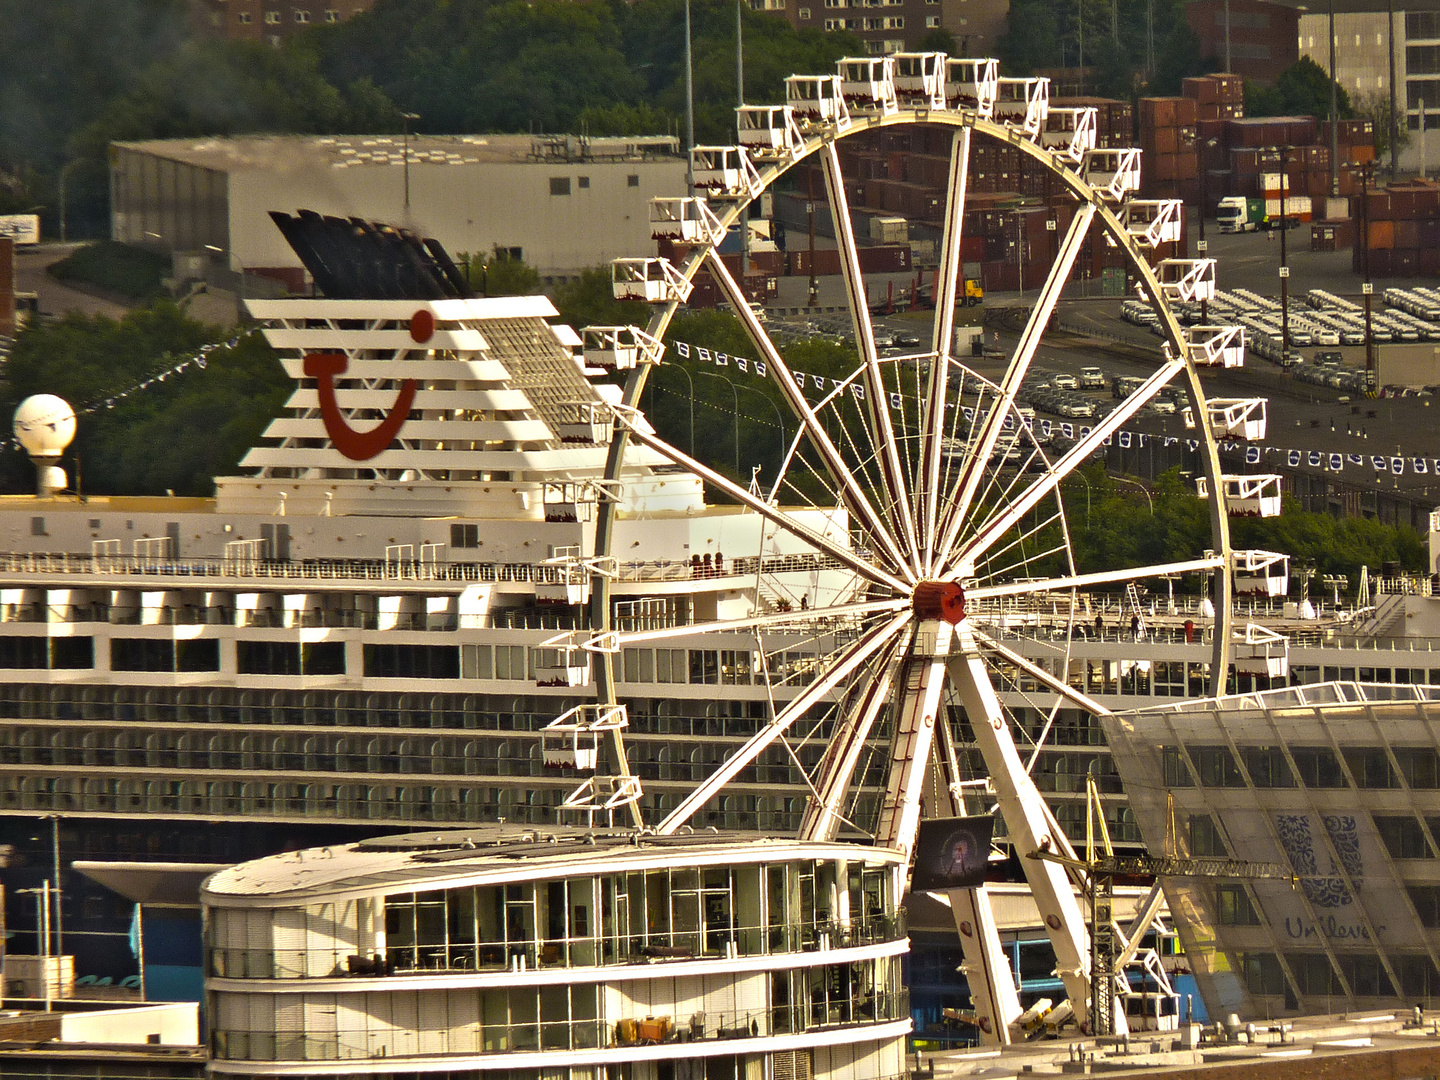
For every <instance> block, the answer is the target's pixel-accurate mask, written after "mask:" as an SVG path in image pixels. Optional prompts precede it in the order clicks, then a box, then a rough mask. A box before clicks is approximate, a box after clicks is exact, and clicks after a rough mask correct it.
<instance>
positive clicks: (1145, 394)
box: [950, 360, 1185, 572]
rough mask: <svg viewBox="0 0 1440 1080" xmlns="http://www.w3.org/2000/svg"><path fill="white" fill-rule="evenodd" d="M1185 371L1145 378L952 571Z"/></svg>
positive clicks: (980, 535)
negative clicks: (1137, 387) (1177, 375)
mask: <svg viewBox="0 0 1440 1080" xmlns="http://www.w3.org/2000/svg"><path fill="white" fill-rule="evenodd" d="M1184 369H1185V361H1184V360H1168V361H1166V362H1165V363H1164V364H1162V365H1161V366H1160V369H1159V370H1158V371H1156V372H1155V374H1153V375H1151V376H1150V378H1148V379H1146V380H1145V382H1144V383H1142V384H1141V385H1140V387H1139V389H1137V390H1136V391H1135V393H1133V394H1131V395H1130V396H1129V397H1127V398H1126V399H1125V400H1124V401H1122V402H1121V403H1120V404H1119V405H1118V406H1116V408H1115V410H1114V411H1113V412H1111V413H1110V415H1108V416H1106V417H1105V419H1103V420H1101V421H1100V422H1099V423H1098V424H1096V425H1095V427H1094V428H1093V429H1092V430H1091V432H1090V434H1089V435H1086V436H1085V437H1084V438H1083V439H1081V440H1080V441H1079V442H1077V443H1076V444H1075V445H1074V446H1072V447H1071V448H1070V449H1069V450H1067V451H1066V452H1065V454H1064V455H1062V456H1061V457H1060V458H1059V459H1058V460H1056V462H1055V464H1054V465H1053V466H1052V467H1051V469H1050V471H1049V472H1047V473H1046V474H1045V475H1044V476H1042V477H1041V478H1040V479H1038V480H1036V481H1035V483H1033V484H1031V485H1030V487H1029V488H1028V489H1027V490H1026V491H1025V492H1024V494H1022V495H1021V496H1020V497H1019V498H1017V499H1016V500H1015V501H1014V502H1012V503H1010V504H1009V505H1008V506H1007V507H1005V509H1004V510H1003V511H1002V512H1001V513H999V514H998V515H996V516H994V517H992V518H991V519H990V520H989V521H987V522H985V523H984V524H983V525H981V526H980V528H979V529H977V530H976V535H975V537H974V539H972V540H970V541H969V542H968V543H966V544H965V546H964V547H963V548H962V549H961V550H960V551H959V552H958V553H957V554H956V556H955V557H954V559H953V560H952V563H951V566H950V569H951V570H952V572H953V568H954V566H955V565H957V564H962V563H964V562H966V561H967V560H972V559H974V558H975V557H976V556H977V555H979V554H980V553H983V552H984V551H985V550H987V549H988V548H989V547H990V546H991V545H992V544H994V543H995V542H996V540H998V539H999V538H1000V537H1001V536H1003V535H1004V534H1005V533H1007V532H1009V531H1010V529H1011V528H1012V527H1013V526H1014V525H1015V523H1016V522H1017V521H1019V520H1020V519H1021V518H1023V517H1024V516H1025V515H1026V514H1028V513H1029V512H1030V511H1031V510H1032V509H1033V508H1034V507H1035V505H1036V504H1037V503H1038V502H1040V500H1041V499H1043V498H1045V497H1046V496H1047V495H1049V494H1050V493H1051V492H1052V491H1054V490H1055V489H1056V488H1057V487H1059V485H1060V482H1061V481H1062V480H1064V479H1065V477H1067V476H1069V475H1070V474H1071V473H1072V472H1074V471H1075V470H1076V469H1077V468H1079V467H1080V466H1081V465H1082V464H1084V462H1085V460H1086V459H1087V458H1088V457H1089V456H1090V455H1091V454H1092V453H1094V452H1095V451H1096V450H1097V449H1099V448H1100V446H1102V445H1103V444H1104V442H1105V440H1106V439H1108V438H1109V437H1110V436H1111V435H1113V434H1114V433H1115V432H1116V431H1118V430H1119V429H1120V427H1121V425H1122V424H1124V423H1126V422H1127V421H1128V420H1129V419H1130V418H1131V417H1132V416H1134V415H1135V414H1136V413H1137V412H1139V411H1140V409H1141V408H1143V407H1144V406H1145V404H1146V403H1147V402H1149V401H1150V399H1151V398H1153V397H1154V396H1155V395H1156V394H1157V393H1158V392H1159V391H1160V389H1161V387H1163V386H1164V385H1165V384H1166V383H1168V382H1169V381H1170V380H1171V379H1172V378H1174V377H1175V375H1176V374H1177V373H1178V372H1181V371H1183V370H1184Z"/></svg>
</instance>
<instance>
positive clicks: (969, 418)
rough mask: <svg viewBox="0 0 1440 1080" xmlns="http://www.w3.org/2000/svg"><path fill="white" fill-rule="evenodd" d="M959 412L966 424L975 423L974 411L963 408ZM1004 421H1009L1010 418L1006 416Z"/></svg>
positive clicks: (967, 407)
mask: <svg viewBox="0 0 1440 1080" xmlns="http://www.w3.org/2000/svg"><path fill="white" fill-rule="evenodd" d="M961 412H962V413H964V415H965V422H966V423H967V424H973V423H974V422H975V410H974V409H972V408H970V406H968V405H967V406H965V408H964V409H962V410H961ZM1005 419H1006V420H1009V419H1010V418H1009V417H1008V416H1007V417H1006V418H1005Z"/></svg>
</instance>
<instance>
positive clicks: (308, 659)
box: [300, 641, 345, 675]
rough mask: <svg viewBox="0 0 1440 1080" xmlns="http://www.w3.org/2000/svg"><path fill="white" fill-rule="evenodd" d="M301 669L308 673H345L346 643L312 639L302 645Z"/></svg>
mask: <svg viewBox="0 0 1440 1080" xmlns="http://www.w3.org/2000/svg"><path fill="white" fill-rule="evenodd" d="M300 670H301V671H302V672H304V673H305V674H306V675H344V674H345V643H344V642H343V641H312V642H310V643H309V644H306V645H302V646H301V647H300Z"/></svg>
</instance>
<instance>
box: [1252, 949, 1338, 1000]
mask: <svg viewBox="0 0 1440 1080" xmlns="http://www.w3.org/2000/svg"><path fill="white" fill-rule="evenodd" d="M1320 959H1322V960H1323V959H1325V958H1324V957H1323V956H1322V957H1321V958H1320ZM1327 966H1328V965H1327ZM1240 972H1241V975H1242V976H1243V977H1244V979H1245V987H1246V989H1248V990H1249V991H1250V992H1251V993H1252V994H1265V995H1269V996H1271V997H1279V996H1280V995H1281V994H1283V993H1285V971H1284V969H1283V968H1281V967H1280V958H1279V957H1278V956H1276V955H1275V954H1274V953H1241V954H1240Z"/></svg>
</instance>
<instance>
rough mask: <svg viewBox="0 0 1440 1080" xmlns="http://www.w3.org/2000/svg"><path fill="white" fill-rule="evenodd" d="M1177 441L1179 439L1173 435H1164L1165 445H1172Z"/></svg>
mask: <svg viewBox="0 0 1440 1080" xmlns="http://www.w3.org/2000/svg"><path fill="white" fill-rule="evenodd" d="M1179 441H1180V440H1179V439H1177V438H1176V437H1175V436H1174V435H1166V436H1165V445H1166V446H1174V445H1175V444H1176V443H1178V442H1179Z"/></svg>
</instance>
